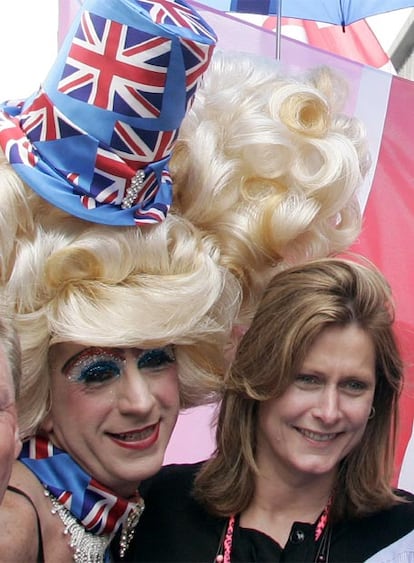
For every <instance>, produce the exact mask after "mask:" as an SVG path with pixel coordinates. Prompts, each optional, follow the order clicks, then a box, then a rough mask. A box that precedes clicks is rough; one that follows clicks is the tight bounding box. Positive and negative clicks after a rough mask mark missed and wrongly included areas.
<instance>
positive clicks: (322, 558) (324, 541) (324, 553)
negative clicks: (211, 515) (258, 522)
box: [214, 497, 332, 563]
mask: <svg viewBox="0 0 414 563" xmlns="http://www.w3.org/2000/svg"><path fill="white" fill-rule="evenodd" d="M331 504H332V497H331V498H330V499H329V500H328V503H327V505H326V506H325V508H324V510H323V512H322V514H321V515H320V517H319V518H318V521H317V523H316V526H315V537H314V540H315V543H318V542H319V546H318V550H317V553H316V557H315V559H314V563H328V561H329V550H330V546H331V535H332V530H331V526H330V525H329V524H328V514H329V509H330V507H331ZM235 523H236V516H235V515H234V514H232V515H231V516H230V517H229V519H228V521H227V525H226V527H225V533H223V535H222V538H221V539H220V544H219V548H218V550H217V554H216V557H215V559H214V563H231V553H232V549H233V536H234V526H235Z"/></svg>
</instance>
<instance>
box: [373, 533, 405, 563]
mask: <svg viewBox="0 0 414 563" xmlns="http://www.w3.org/2000/svg"><path fill="white" fill-rule="evenodd" d="M413 562H414V530H413V531H412V532H410V533H408V534H407V535H406V536H404V537H403V538H401V539H399V540H397V541H396V542H394V543H392V544H391V545H389V546H388V547H385V548H384V549H382V550H381V551H379V552H378V553H376V554H375V555H373V556H372V557H370V558H369V559H367V560H366V561H365V563H413Z"/></svg>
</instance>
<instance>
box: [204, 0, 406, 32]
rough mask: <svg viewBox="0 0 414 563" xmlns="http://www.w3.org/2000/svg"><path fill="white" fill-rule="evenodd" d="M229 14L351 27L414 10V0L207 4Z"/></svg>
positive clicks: (217, 0)
mask: <svg viewBox="0 0 414 563" xmlns="http://www.w3.org/2000/svg"><path fill="white" fill-rule="evenodd" d="M203 3H204V4H206V5H207V6H210V7H211V8H215V9H216V10H224V11H226V12H246V13H251V14H278V13H280V14H281V15H282V16H285V17H290V18H299V19H301V20H314V21H320V22H325V23H333V24H337V25H342V26H345V25H349V24H351V23H354V22H356V21H358V20H362V19H365V18H367V17H369V16H375V15H376V14H382V13H385V12H392V11H393V10H400V9H402V8H410V7H412V6H414V0H318V2H315V1H311V0H279V1H278V0H204V1H203Z"/></svg>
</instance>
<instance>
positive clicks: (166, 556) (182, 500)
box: [114, 464, 414, 563]
mask: <svg viewBox="0 0 414 563" xmlns="http://www.w3.org/2000/svg"><path fill="white" fill-rule="evenodd" d="M199 467H200V464H195V465H170V466H167V467H164V468H163V469H162V470H161V472H160V473H159V474H158V475H157V476H156V477H154V478H152V479H151V480H149V481H147V482H146V483H144V485H143V487H142V488H141V494H142V496H143V497H144V499H145V504H146V508H145V511H144V514H143V515H142V517H141V520H140V522H139V524H138V526H137V529H136V531H135V537H134V539H133V540H132V542H131V545H130V548H129V551H128V552H127V554H126V557H125V559H124V561H129V562H132V561H136V562H147V563H149V562H156V563H167V562H168V563H214V561H215V557H216V554H217V549H218V547H219V545H220V539H221V537H222V533H223V530H224V529H225V527H226V524H227V519H225V518H217V517H213V516H211V515H209V514H208V513H207V512H206V511H205V510H204V509H203V508H202V507H201V506H200V505H199V504H198V503H196V501H195V500H194V499H193V498H192V496H191V488H192V483H193V479H194V474H195V472H196V471H197V469H198V468H199ZM401 494H402V495H404V496H405V497H406V498H407V499H408V500H409V502H408V503H402V504H398V505H396V506H393V507H392V508H390V509H388V510H384V511H381V512H378V513H376V514H373V515H370V516H367V517H364V518H359V519H354V520H349V521H346V522H344V523H342V524H341V525H337V526H334V527H333V529H332V537H331V543H330V550H329V563H335V562H338V563H339V562H342V563H358V562H363V561H365V560H366V559H368V558H369V557H371V556H373V555H375V554H376V553H378V552H379V551H380V550H382V549H383V548H386V547H387V546H389V545H390V544H393V543H394V542H396V541H397V540H399V539H400V538H403V537H404V536H406V535H407V534H409V533H410V532H412V530H414V495H412V494H410V493H406V492H401ZM313 538H314V525H312V524H306V523H301V522H295V523H294V524H293V526H292V530H291V534H290V538H289V540H288V542H287V544H286V546H285V547H284V549H282V548H281V547H280V546H279V545H278V544H277V543H276V542H275V541H274V540H273V539H272V538H270V537H269V536H267V535H266V534H264V533H262V532H259V531H257V530H251V529H247V528H240V527H239V526H238V525H237V522H236V527H235V532H234V536H233V550H232V558H231V560H232V563H247V562H249V563H251V562H257V563H270V562H271V563H277V562H279V561H280V562H282V561H283V562H286V563H288V562H295V563H300V562H303V563H309V562H311V561H314V559H315V556H316V547H315V542H314V539H313ZM410 542H411V543H410V549H411V548H412V551H413V553H414V538H413V539H411V540H410ZM114 543H116V542H114ZM404 553H407V552H406V551H404ZM387 560H388V559H381V558H380V559H378V561H387ZM413 561H414V559H413Z"/></svg>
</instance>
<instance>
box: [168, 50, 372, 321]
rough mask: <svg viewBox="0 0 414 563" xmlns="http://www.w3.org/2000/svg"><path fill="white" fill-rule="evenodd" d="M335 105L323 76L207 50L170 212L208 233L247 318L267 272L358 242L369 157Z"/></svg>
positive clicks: (338, 91) (341, 92) (176, 166)
mask: <svg viewBox="0 0 414 563" xmlns="http://www.w3.org/2000/svg"><path fill="white" fill-rule="evenodd" d="M345 98H346V87H345V84H344V82H343V81H342V80H341V79H340V78H339V77H338V76H336V75H335V74H334V73H333V72H332V71H331V70H329V69H328V68H320V69H315V70H313V71H311V72H310V73H309V74H308V75H306V76H303V77H297V78H295V77H292V76H290V75H287V73H286V71H284V70H283V69H282V68H281V67H280V65H279V64H278V63H277V62H276V61H272V60H270V59H269V60H267V59H263V58H258V57H254V56H253V55H247V54H245V53H243V54H241V53H224V52H219V51H217V52H216V53H215V55H214V57H213V60H212V63H211V65H210V68H209V70H208V72H207V73H206V74H205V77H204V84H203V86H202V87H201V88H200V89H199V91H198V92H197V96H196V98H195V101H194V104H193V106H192V108H191V110H190V112H189V113H188V115H187V116H186V118H185V120H184V122H183V124H182V127H181V129H180V134H179V141H178V143H177V145H176V147H175V150H174V153H173V158H172V162H171V171H172V173H173V177H174V187H175V208H176V209H177V210H178V211H179V212H180V213H182V214H183V215H185V216H186V217H188V218H189V219H190V220H191V221H192V222H193V224H195V225H197V226H198V227H199V228H200V229H203V230H206V231H207V232H211V233H213V235H214V237H215V238H216V239H217V241H218V243H219V246H220V248H221V252H222V263H223V264H224V265H225V266H226V267H228V268H229V269H230V270H231V271H232V272H234V273H236V275H237V277H238V278H239V279H240V280H241V281H242V283H243V289H244V294H243V297H244V304H245V306H246V314H247V316H249V314H251V313H253V312H254V309H255V306H256V305H255V300H256V298H257V297H258V296H260V294H261V291H262V289H263V287H264V285H265V284H266V282H267V281H268V279H269V278H270V277H271V275H273V274H274V273H275V271H276V270H277V269H280V268H282V267H285V266H286V265H292V264H295V263H300V262H303V261H305V260H309V259H312V258H318V257H324V256H328V255H331V254H335V253H337V252H339V251H342V250H344V249H345V248H347V247H348V246H349V245H350V244H351V243H352V242H353V241H354V239H355V237H356V235H357V234H358V233H359V229H360V211H359V206H358V203H357V199H356V195H357V190H358V187H359V186H360V184H361V182H362V179H363V177H364V176H365V174H366V172H367V170H368V168H369V165H370V158H369V153H368V150H367V144H366V137H365V130H364V127H363V125H362V124H361V122H360V121H359V120H357V119H355V118H352V117H348V116H346V115H344V114H343V113H341V107H342V105H343V102H344V99H345Z"/></svg>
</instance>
